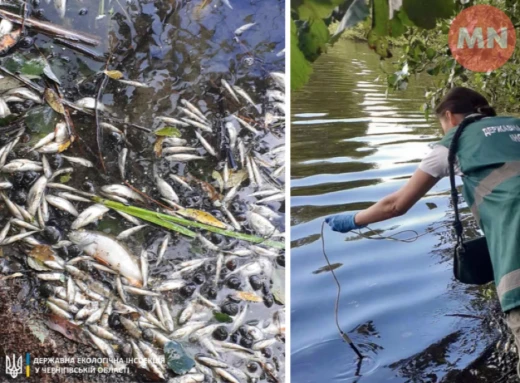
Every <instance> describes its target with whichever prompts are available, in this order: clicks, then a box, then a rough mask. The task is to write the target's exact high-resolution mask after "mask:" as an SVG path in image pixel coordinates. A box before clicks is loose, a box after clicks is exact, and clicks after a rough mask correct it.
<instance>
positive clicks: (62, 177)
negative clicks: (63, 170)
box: [60, 173, 71, 184]
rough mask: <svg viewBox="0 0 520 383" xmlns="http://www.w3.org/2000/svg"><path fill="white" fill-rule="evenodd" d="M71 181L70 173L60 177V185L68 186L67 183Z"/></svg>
mask: <svg viewBox="0 0 520 383" xmlns="http://www.w3.org/2000/svg"><path fill="white" fill-rule="evenodd" d="M70 179H71V175H70V173H68V174H64V175H62V176H61V177H60V183H62V184H66V183H67V182H69V181H70Z"/></svg>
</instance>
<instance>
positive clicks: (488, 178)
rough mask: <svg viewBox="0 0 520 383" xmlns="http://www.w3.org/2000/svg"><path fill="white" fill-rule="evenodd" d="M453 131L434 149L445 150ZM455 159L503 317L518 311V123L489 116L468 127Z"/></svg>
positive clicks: (519, 162)
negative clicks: (490, 266)
mask: <svg viewBox="0 0 520 383" xmlns="http://www.w3.org/2000/svg"><path fill="white" fill-rule="evenodd" d="M455 131H456V129H451V130H450V131H449V132H448V133H447V134H446V136H445V137H444V138H443V139H442V140H441V141H440V142H439V144H441V145H443V146H445V147H447V148H449V146H450V143H451V140H452V138H453V135H454V134H455ZM457 160H458V162H459V165H460V168H461V171H462V173H463V178H462V179H463V183H464V187H463V191H462V194H463V196H464V198H465V200H466V202H467V203H468V205H469V206H470V207H471V211H472V213H473V215H474V216H475V219H476V220H477V222H478V224H479V225H480V227H481V229H482V231H483V232H484V234H485V236H486V241H487V244H488V247H489V253H490V255H491V262H492V263H493V273H494V276H495V284H496V286H497V293H498V297H499V299H500V304H501V306H502V310H503V311H504V312H506V311H508V310H511V309H513V308H515V307H518V306H520V119H518V118H514V117H490V118H484V119H482V120H480V121H477V122H474V123H473V124H470V125H468V126H467V127H466V128H465V129H464V132H463V133H462V136H461V138H460V140H459V149H458V151H457Z"/></svg>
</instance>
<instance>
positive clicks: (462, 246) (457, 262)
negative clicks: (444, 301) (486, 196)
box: [448, 116, 494, 285]
mask: <svg viewBox="0 0 520 383" xmlns="http://www.w3.org/2000/svg"><path fill="white" fill-rule="evenodd" d="M483 117H484V116H474V117H469V118H466V119H465V120H464V121H463V122H462V123H461V124H460V125H459V127H458V128H457V131H456V132H455V135H454V136H453V140H452V142H451V145H450V150H449V155H448V162H449V165H450V184H451V199H452V201H453V209H454V211H455V221H454V222H453V227H454V229H455V233H456V235H457V245H456V246H455V254H454V259H453V274H454V275H455V278H456V279H457V280H458V281H460V282H462V283H467V284H471V285H484V284H486V283H489V282H491V281H493V279H494V276H493V265H492V264H491V256H490V255H489V249H488V245H487V242H486V237H479V238H475V239H472V240H470V241H464V237H463V229H462V223H461V222H460V217H459V207H458V201H459V196H458V192H457V188H456V186H455V156H456V154H457V149H458V144H459V139H460V136H461V135H462V131H463V130H464V128H465V127H466V126H468V125H469V124H471V123H473V122H475V121H478V120H480V119H481V118H483Z"/></svg>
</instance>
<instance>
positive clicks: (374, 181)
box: [291, 41, 492, 383]
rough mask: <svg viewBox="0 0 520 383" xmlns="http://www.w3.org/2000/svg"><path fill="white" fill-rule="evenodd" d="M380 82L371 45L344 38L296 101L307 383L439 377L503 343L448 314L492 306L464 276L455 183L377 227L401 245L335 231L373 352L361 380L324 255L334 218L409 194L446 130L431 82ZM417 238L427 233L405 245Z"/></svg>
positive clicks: (295, 252)
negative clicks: (452, 191) (390, 86)
mask: <svg viewBox="0 0 520 383" xmlns="http://www.w3.org/2000/svg"><path fill="white" fill-rule="evenodd" d="M387 69H389V68H387ZM380 74H381V69H380V61H379V59H378V57H377V56H376V55H375V54H373V52H370V51H369V50H368V48H367V47H366V45H365V44H355V43H350V42H345V41H340V42H339V43H338V44H336V45H335V46H334V48H332V49H331V50H330V51H329V52H328V53H327V54H326V55H324V56H323V57H321V58H320V59H319V60H318V61H317V62H316V63H315V65H314V74H313V76H312V78H311V81H310V83H309V84H308V85H307V86H306V87H305V88H304V89H303V90H302V91H300V92H297V93H296V94H295V95H293V99H292V107H293V110H292V114H293V120H294V122H293V124H292V131H291V147H292V150H291V157H292V158H291V159H292V165H291V166H292V169H291V173H292V174H291V176H292V184H291V187H292V190H291V193H292V199H291V205H292V206H291V212H292V218H291V224H292V231H291V233H292V234H291V238H292V244H291V245H292V255H291V257H292V262H291V265H292V276H291V283H292V286H293V287H292V295H291V306H292V350H291V352H292V363H293V366H292V372H293V380H294V381H297V382H316V381H321V380H327V381H356V382H362V383H380V382H396V383H398V382H412V381H413V382H419V381H420V382H423V381H424V382H429V381H432V382H433V381H439V380H441V379H443V378H444V377H445V376H447V374H448V372H449V371H450V370H452V369H454V368H461V369H463V368H464V367H465V366H467V365H468V364H469V363H470V362H471V361H472V360H473V359H475V358H476V357H477V356H478V355H479V353H480V352H482V350H483V349H484V348H485V347H486V346H487V345H488V344H489V343H488V342H489V341H490V340H491V339H492V336H491V335H490V333H488V332H485V331H483V330H482V328H481V327H480V326H481V324H482V323H481V321H480V320H468V319H464V318H462V317H458V316H446V315H445V314H450V313H457V314H464V313H466V314H472V315H476V316H480V314H481V310H486V304H485V303H482V300H481V298H480V296H479V295H478V293H477V291H476V289H474V288H467V287H465V286H462V285H460V284H458V283H456V282H454V280H453V276H452V275H453V274H452V264H451V262H450V259H451V257H452V253H453V248H452V245H453V243H454V235H453V232H452V230H451V222H452V219H453V216H452V207H451V202H450V198H449V182H448V181H447V180H443V181H441V182H439V184H438V185H436V186H435V187H434V188H433V190H432V191H431V192H430V193H428V195H426V196H425V197H424V198H423V199H421V201H419V202H418V203H417V205H416V206H415V207H414V208H413V209H411V211H410V212H409V213H408V214H407V215H406V216H404V217H401V218H398V219H394V220H392V221H389V222H383V223H380V224H376V225H373V227H371V228H372V229H374V231H375V233H376V234H381V235H384V236H389V235H395V236H396V238H397V239H400V240H401V241H391V240H377V241H376V240H370V239H366V238H364V237H363V236H360V235H359V234H356V233H350V234H348V235H340V234H337V233H333V232H331V231H326V232H325V242H326V251H327V254H328V256H329V258H330V262H331V264H333V265H334V271H335V273H336V275H337V276H338V278H339V280H340V282H341V291H342V295H341V303H340V312H339V317H340V325H341V327H342V328H344V329H353V330H352V331H350V332H349V335H350V336H351V337H352V339H353V341H354V342H355V343H356V344H357V345H359V346H360V347H361V348H362V349H363V350H364V351H365V352H366V353H367V354H368V356H369V358H367V362H366V365H362V367H361V372H360V373H359V374H357V375H361V376H356V369H357V365H356V358H355V355H354V353H353V352H352V350H350V349H349V347H348V345H347V344H345V343H344V342H343V341H342V340H341V338H340V337H339V335H338V332H337V329H336V327H335V325H334V301H335V297H336V286H335V284H334V282H333V280H332V278H331V275H330V271H329V268H328V266H327V267H324V264H325V261H324V258H323V256H322V247H321V239H320V229H321V224H322V222H323V219H324V218H325V217H326V216H328V215H331V214H335V213H340V212H345V211H358V210H360V209H363V208H366V207H368V206H370V205H371V204H373V203H374V202H376V201H378V200H380V199H381V198H383V197H384V196H386V195H388V194H390V193H392V192H394V191H396V190H397V189H399V188H400V187H401V186H402V185H404V183H405V182H406V181H407V179H408V178H409V177H410V175H411V174H412V173H413V172H414V171H415V170H416V168H417V166H418V164H419V162H420V160H421V159H422V158H423V157H424V156H425V155H426V154H427V153H428V152H429V150H430V145H431V144H432V143H433V142H435V141H437V140H438V139H439V137H440V134H439V133H440V129H439V127H438V125H437V124H436V122H435V121H427V120H425V118H424V116H423V115H422V114H421V113H420V111H419V109H420V106H421V100H422V99H423V96H424V91H425V88H424V87H425V85H427V82H428V81H430V80H429V79H428V78H421V77H420V78H418V79H417V81H415V82H413V83H412V84H411V86H410V87H409V89H408V90H407V91H404V92H398V93H393V92H388V93H387V91H386V87H385V86H384V84H383V83H382V82H378V81H377V79H376V78H377V77H378V76H380ZM463 215H464V217H465V218H466V222H465V226H466V230H467V236H468V237H474V236H476V235H478V233H479V231H478V227H477V226H476V224H475V222H474V221H473V220H472V219H471V216H470V213H469V210H468V209H467V208H465V209H463ZM434 229H436V230H435V231H434ZM408 230H412V232H410V231H408ZM402 231H407V232H402ZM398 232H402V233H400V234H397V233H398ZM414 232H416V233H418V234H424V233H426V234H425V235H422V236H420V237H418V238H417V239H416V240H414V241H413V242H410V243H403V241H402V240H406V239H413V237H415V236H416V234H415V233H414ZM367 234H371V235H373V234H374V233H367ZM452 334H457V336H456V337H453V336H452ZM474 334H480V335H479V337H480V339H478V341H477V337H476V336H475V335H474ZM468 344H472V345H473V347H465V346H464V345H468Z"/></svg>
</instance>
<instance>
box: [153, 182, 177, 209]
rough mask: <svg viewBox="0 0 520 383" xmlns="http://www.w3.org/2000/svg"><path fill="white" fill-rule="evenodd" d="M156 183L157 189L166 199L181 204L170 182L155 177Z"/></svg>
mask: <svg viewBox="0 0 520 383" xmlns="http://www.w3.org/2000/svg"><path fill="white" fill-rule="evenodd" d="M155 182H156V183H157V189H158V190H159V193H160V194H161V195H162V196H163V197H164V198H166V199H167V200H170V201H173V202H175V203H179V196H178V195H177V193H175V190H173V188H172V187H171V186H170V184H169V183H168V182H166V181H165V180H164V179H162V178H161V177H158V176H157V177H155Z"/></svg>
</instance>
